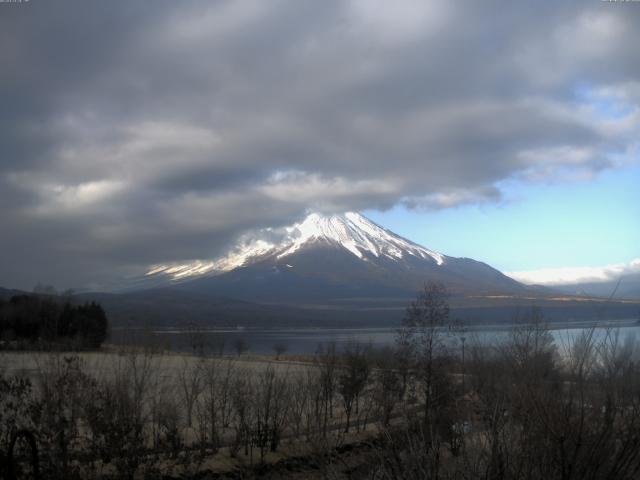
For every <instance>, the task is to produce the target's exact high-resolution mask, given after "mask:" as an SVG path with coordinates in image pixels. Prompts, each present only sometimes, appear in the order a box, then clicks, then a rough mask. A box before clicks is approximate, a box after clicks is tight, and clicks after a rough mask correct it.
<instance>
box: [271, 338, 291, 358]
mask: <svg viewBox="0 0 640 480" xmlns="http://www.w3.org/2000/svg"><path fill="white" fill-rule="evenodd" d="M288 349H289V347H287V344H286V343H283V342H278V343H276V344H275V345H274V346H273V351H274V352H275V353H276V360H280V355H282V354H283V353H285V352H286V351H287V350H288Z"/></svg>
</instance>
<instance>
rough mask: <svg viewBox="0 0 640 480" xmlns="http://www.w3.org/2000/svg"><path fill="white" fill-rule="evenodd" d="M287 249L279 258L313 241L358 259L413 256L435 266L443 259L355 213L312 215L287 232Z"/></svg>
mask: <svg viewBox="0 0 640 480" xmlns="http://www.w3.org/2000/svg"><path fill="white" fill-rule="evenodd" d="M287 231H288V234H289V241H290V245H289V246H288V247H287V248H285V249H283V250H282V251H281V252H280V253H279V254H278V258H282V257H286V256H287V255H290V254H292V253H294V252H295V251H297V250H299V249H300V248H302V247H303V246H304V245H306V244H307V243H309V242H312V241H318V240H320V241H328V242H332V243H335V244H337V245H340V246H342V247H343V248H345V249H346V250H348V251H349V252H351V253H352V254H354V255H355V256H356V257H358V258H365V255H366V254H367V253H369V254H371V255H373V256H375V257H380V256H386V257H389V258H397V259H400V258H403V256H404V255H413V256H417V257H421V258H428V257H430V258H432V259H433V260H435V262H436V263H437V264H438V265H441V264H442V263H443V262H444V256H443V255H441V254H439V253H437V252H433V251H431V250H428V249H426V248H424V247H421V246H419V245H417V244H415V243H412V242H410V241H408V240H405V239H404V238H402V237H399V236H397V235H395V234H393V233H391V232H390V231H388V230H386V229H384V228H382V227H380V226H379V225H377V224H376V223H374V222H372V221H371V220H369V219H367V218H366V217H364V216H362V215H360V214H359V213H356V212H347V213H344V214H340V215H331V216H323V215H319V214H317V213H312V214H311V215H309V216H307V218H305V219H304V221H303V222H301V223H299V224H296V225H294V226H292V227H289V228H288V229H287Z"/></svg>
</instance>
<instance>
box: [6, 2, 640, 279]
mask: <svg viewBox="0 0 640 480" xmlns="http://www.w3.org/2000/svg"><path fill="white" fill-rule="evenodd" d="M632 7H635V5H610V4H607V3H601V2H586V3H572V4H558V3H557V2H536V3H535V5H534V4H530V5H526V6H523V5H518V6H516V5H515V4H512V3H504V2H495V3H493V4H491V2H490V3H486V2H483V3H482V4H477V3H473V2H424V1H417V0H408V1H406V2H400V3H397V4H392V3H389V2H382V1H363V0H354V1H345V2H343V1H327V2H316V1H311V0H309V1H291V0H276V1H273V2H259V1H255V2H252V1H249V2H232V1H217V2H205V1H198V0H186V1H180V2H176V1H173V2H170V1H165V0H160V1H153V2H151V1H140V2H125V3H122V2H118V3H113V2H99V1H97V0H89V1H86V0H85V1H79V0H61V1H57V2H45V1H43V0H32V1H31V2H28V3H22V4H4V5H0V61H1V62H2V65H3V74H2V76H1V77H0V92H2V93H1V94H0V95H1V97H2V98H1V99H0V100H1V102H2V105H3V108H2V111H0V162H1V163H0V201H2V205H3V208H2V210H1V211H0V221H2V224H3V232H5V233H3V235H2V239H0V264H2V266H3V270H4V272H3V273H2V275H1V276H0V283H5V282H9V281H11V282H12V283H15V282H16V281H17V282H18V283H22V284H24V285H29V284H32V283H34V280H33V279H34V278H38V279H41V280H43V281H55V282H56V283H58V282H60V283H63V284H68V285H74V284H82V283H83V282H84V283H88V282H89V281H94V280H96V278H95V277H100V276H101V275H104V276H105V277H107V276H109V275H110V274H113V272H115V271H119V272H127V271H130V270H135V269H136V268H139V267H141V266H144V265H148V264H151V263H156V262H164V261H174V260H175V261H177V260H184V259H192V258H208V257H211V256H215V255H217V254H218V253H219V252H220V250H221V249H223V248H225V247H226V245H228V243H229V242H230V241H232V240H233V239H234V238H235V237H236V236H237V235H238V234H239V233H241V232H243V231H244V230H246V229H248V228H260V227H266V226H278V225H283V224H288V223H291V222H292V221H293V220H295V219H296V218H299V217H300V216H301V215H302V214H303V213H304V212H305V211H307V210H321V211H346V210H360V209H366V208H373V209H385V208H389V207H391V206H393V205H396V204H405V205H407V206H410V207H416V208H429V209H433V208H450V207H454V206H456V205H459V204H464V203H483V202H495V201H499V200H500V198H501V190H500V183H501V182H503V181H505V180H511V179H515V180H517V181H523V182H539V181H543V182H546V181H567V180H569V181H573V180H576V179H578V180H581V179H588V178H590V177H591V176H593V175H597V174H598V172H600V171H603V170H606V169H610V168H616V167H617V166H619V165H620V164H623V163H625V162H628V161H632V160H633V159H634V158H637V150H636V149H637V138H638V134H639V133H640V132H639V128H638V126H639V125H640V118H639V115H640V114H639V113H638V104H639V102H640V93H639V92H640V87H639V85H640V81H639V80H640V75H639V74H640V58H638V54H637V49H635V48H633V46H634V45H638V43H639V41H640V28H638V27H639V26H640V9H638V8H632ZM542 19H543V20H542ZM98 280H99V278H98Z"/></svg>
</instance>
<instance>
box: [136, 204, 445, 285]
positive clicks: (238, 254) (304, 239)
mask: <svg viewBox="0 0 640 480" xmlns="http://www.w3.org/2000/svg"><path fill="white" fill-rule="evenodd" d="M282 232H283V233H282V236H281V239H280V240H279V241H275V242H274V241H273V240H267V239H266V238H267V237H272V236H273V231H272V230H269V233H270V235H262V236H261V235H260V234H258V235H256V236H253V237H251V238H246V237H245V240H244V241H241V242H240V244H239V245H238V246H237V247H235V248H233V249H232V250H231V251H230V252H229V253H228V254H226V255H224V256H222V257H220V258H217V259H214V260H196V261H193V262H188V263H184V264H168V265H155V266H153V267H152V268H150V270H149V271H148V272H147V273H146V275H145V276H146V277H154V278H157V277H160V276H162V277H169V278H170V279H171V280H174V281H180V280H185V279H190V278H196V277H200V276H204V275H214V274H220V273H224V272H228V271H231V270H233V269H235V268H238V267H242V266H246V265H250V264H252V263H255V262H256V261H259V260H261V259H265V258H269V257H274V258H276V259H277V260H278V261H281V260H283V259H284V258H286V257H288V256H290V255H292V254H294V253H296V252H298V251H300V250H302V249H304V248H306V247H307V246H311V245H317V244H328V245H331V246H335V247H339V248H343V249H345V250H347V251H348V252H350V253H351V254H353V255H354V256H356V257H357V258H359V259H361V260H363V261H368V260H370V259H372V258H381V257H386V258H389V259H392V260H401V259H403V258H406V257H407V256H413V257H417V258H421V259H424V260H427V261H430V262H433V263H435V264H436V265H442V264H444V263H445V261H446V257H445V256H444V255H442V254H440V253H437V252H434V251H431V250H429V249H427V248H424V247H422V246H420V245H417V244H415V243H413V242H410V241H409V240H406V239H404V238H402V237H400V236H398V235H395V234H394V233H392V232H390V231H389V230H387V229H385V228H383V227H381V226H379V225H377V224H376V223H374V222H372V221H371V220H369V219H367V218H366V217H364V216H362V215H360V214H359V213H356V212H346V213H343V214H336V215H321V214H318V213H312V214H310V215H308V216H307V217H306V218H305V219H304V220H303V221H302V222H300V223H296V224H294V225H292V226H290V227H286V228H285V229H283V230H282ZM263 233H265V232H263ZM261 237H264V238H261ZM287 266H289V265H287ZM289 268H291V267H289Z"/></svg>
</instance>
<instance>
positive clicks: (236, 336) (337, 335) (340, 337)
mask: <svg viewBox="0 0 640 480" xmlns="http://www.w3.org/2000/svg"><path fill="white" fill-rule="evenodd" d="M549 327H550V328H551V334H552V335H553V336H554V339H555V340H556V343H557V344H558V345H559V346H560V347H561V346H563V345H567V344H568V343H570V342H571V340H573V339H574V338H576V337H577V336H578V335H580V334H581V333H582V332H583V331H584V330H585V329H587V328H595V332H596V336H602V335H604V334H605V333H606V332H607V331H612V330H613V332H614V333H615V334H616V335H619V338H621V339H625V338H627V337H629V336H637V338H638V339H640V324H638V320H637V319H629V320H615V321H603V322H598V323H597V324H594V323H592V322H590V323H587V322H579V321H573V322H566V323H556V324H552V325H549ZM512 328H513V325H480V326H473V327H466V328H465V332H464V333H459V332H455V333H452V334H451V341H452V342H460V337H461V336H464V337H465V339H466V340H467V341H468V342H474V341H475V342H480V343H482V344H492V343H496V342H500V341H501V340H504V339H507V338H508V336H509V332H510V330H511V329H512ZM396 332H397V327H388V328H344V329H343V328H317V329H312V328H305V329H250V330H249V329H247V330H242V329H226V330H225V329H211V330H197V331H186V330H179V329H174V330H171V329H163V330H152V331H142V330H130V329H129V330H124V329H123V330H118V329H116V330H114V331H113V332H112V336H111V343H114V344H153V345H156V346H159V347H163V348H166V349H168V350H173V351H190V350H191V349H192V345H194V344H196V345H202V346H203V347H204V350H205V351H209V352H218V351H220V349H221V348H223V349H224V353H234V352H235V351H236V345H237V344H238V343H239V342H242V343H244V344H245V345H246V347H247V348H248V351H249V352H250V353H254V354H273V353H274V346H275V345H283V346H285V347H286V352H287V353H288V354H311V353H314V352H316V350H317V349H318V345H320V344H325V345H326V344H328V343H332V342H335V343H336V345H337V347H338V348H339V349H340V348H343V347H344V345H346V344H347V343H349V342H353V341H356V342H360V343H370V344H371V345H373V346H374V347H384V346H388V345H393V343H394V341H395V336H396Z"/></svg>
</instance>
